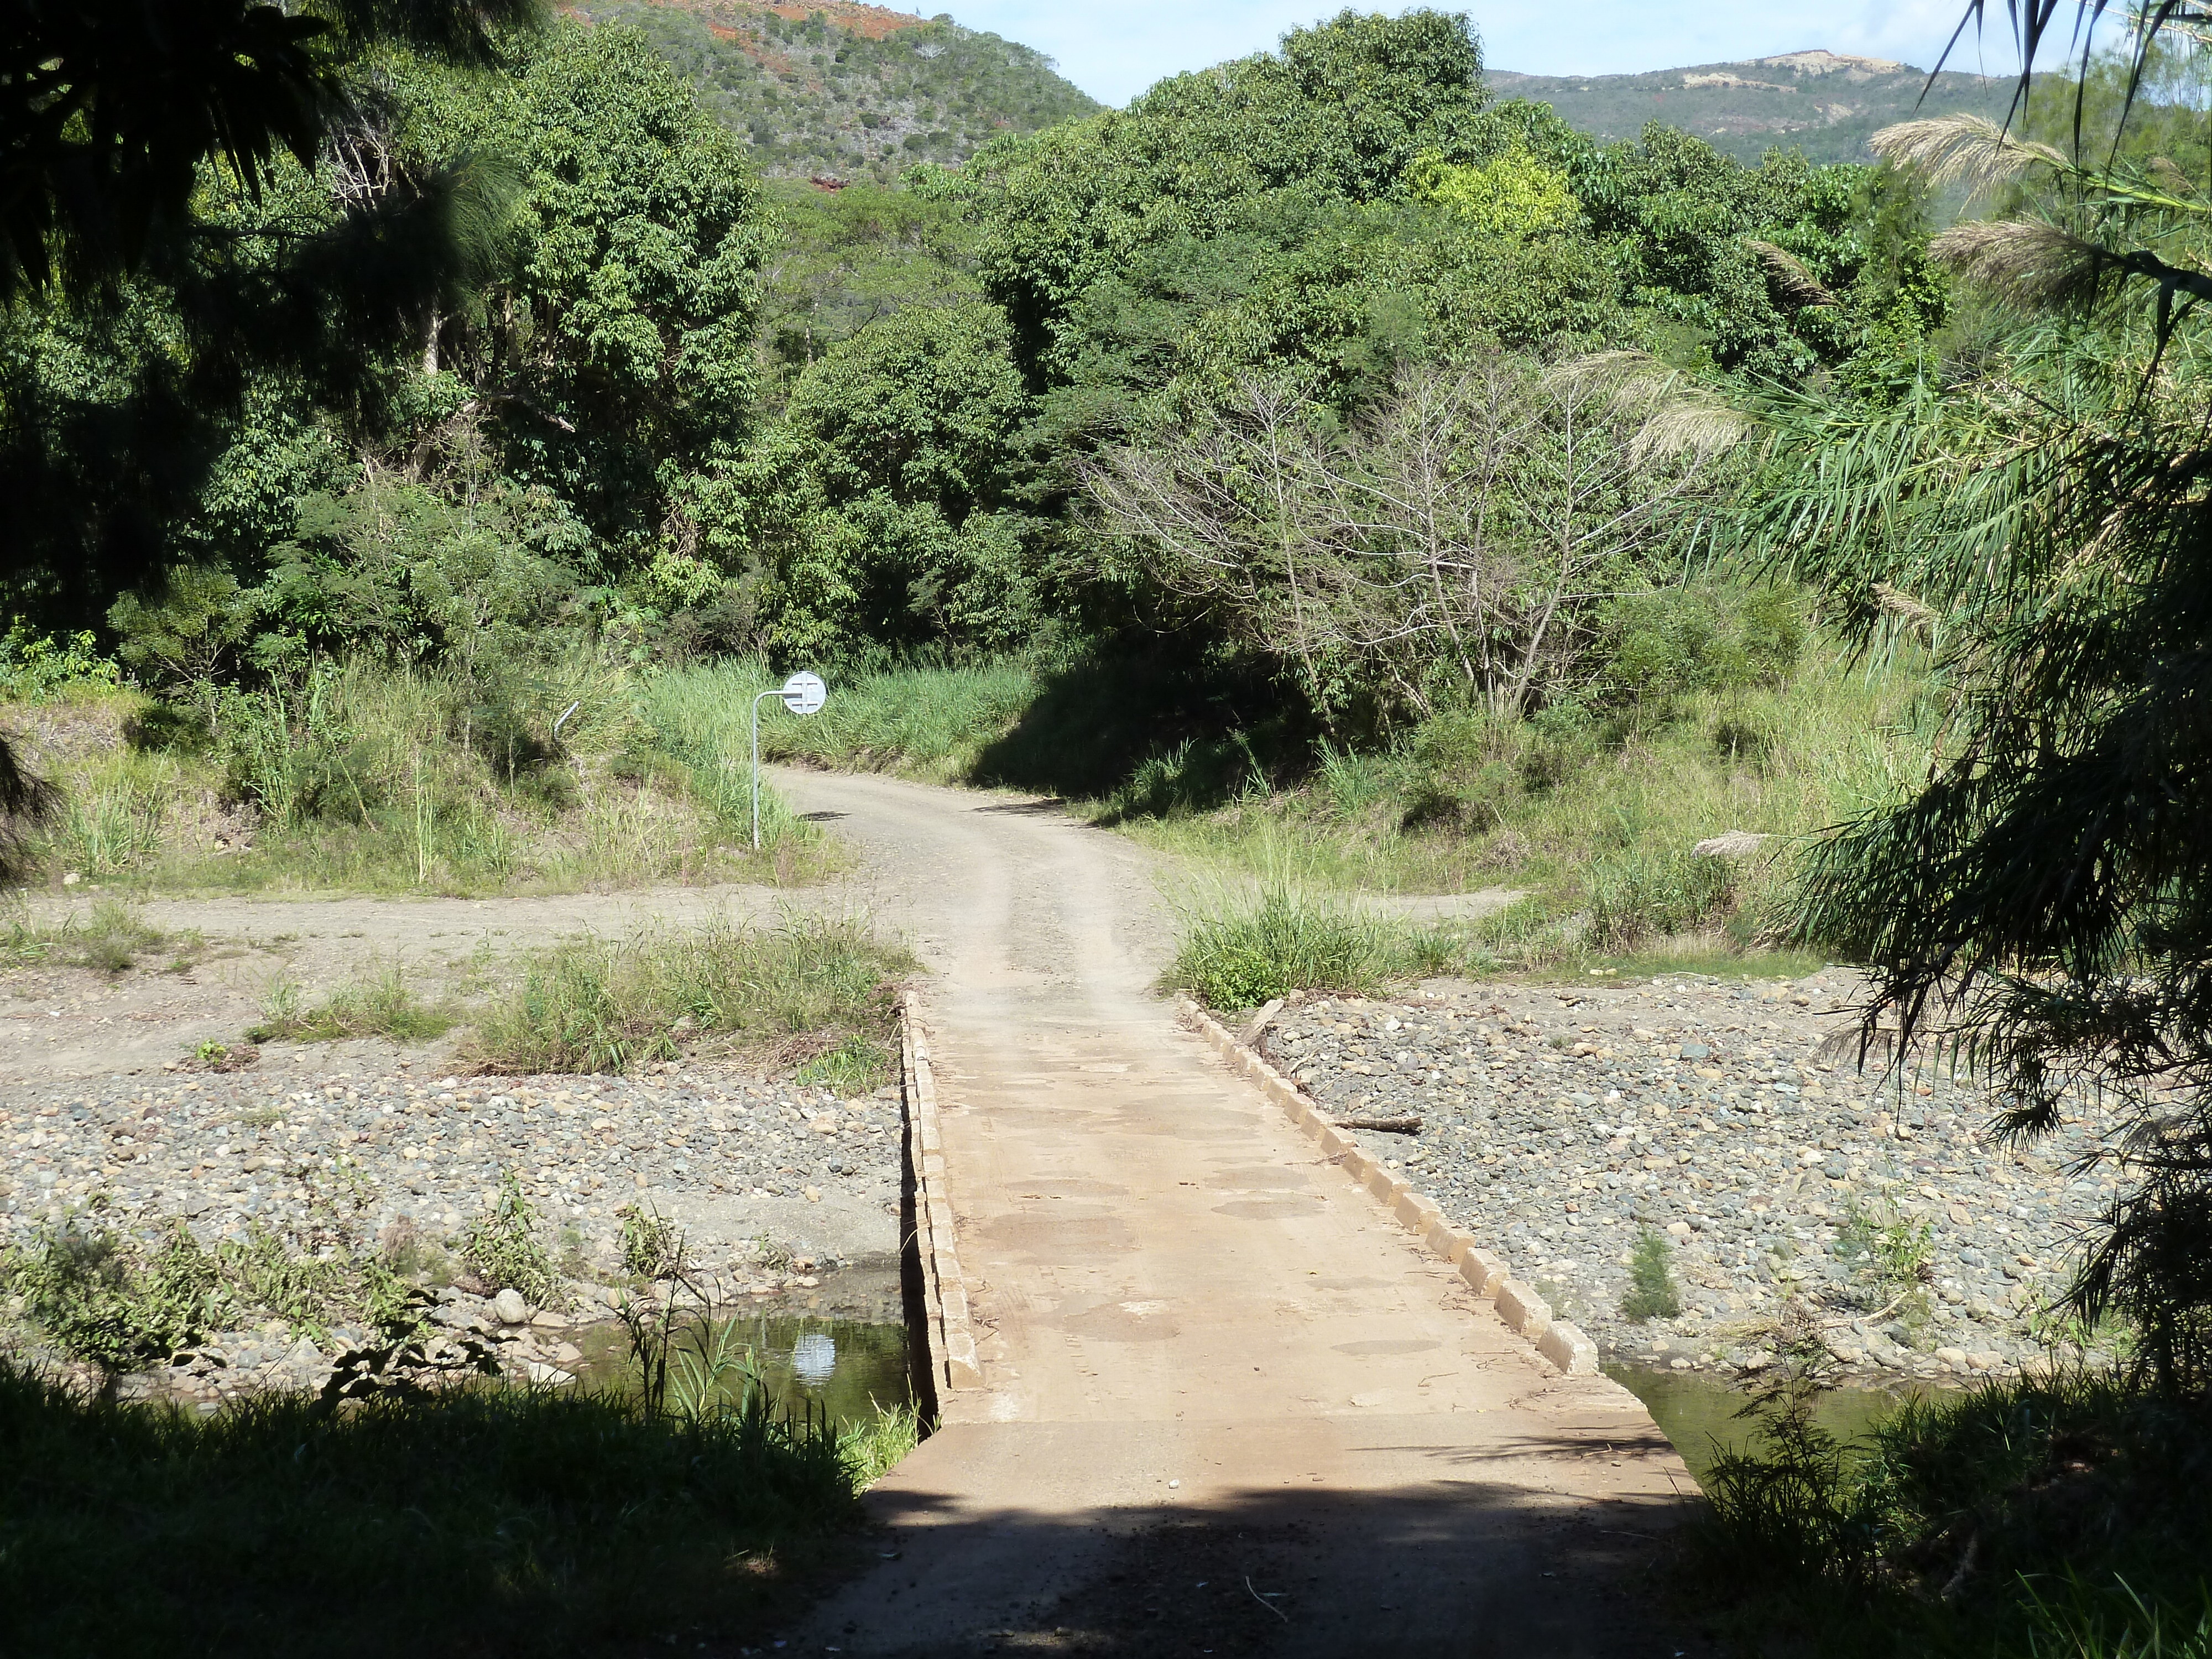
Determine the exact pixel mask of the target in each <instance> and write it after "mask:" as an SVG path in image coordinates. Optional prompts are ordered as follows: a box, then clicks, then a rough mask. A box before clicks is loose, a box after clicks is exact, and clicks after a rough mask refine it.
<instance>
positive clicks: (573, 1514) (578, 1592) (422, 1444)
mask: <svg viewBox="0 0 2212 1659" xmlns="http://www.w3.org/2000/svg"><path fill="white" fill-rule="evenodd" d="M860 1462H861V1458H860V1455H848V1453H847V1451H845V1450H844V1449H841V1446H840V1443H839V1442H838V1440H837V1438H836V1437H835V1436H834V1435H832V1434H831V1433H830V1432H829V1430H828V1429H827V1428H826V1427H825V1426H824V1425H820V1424H817V1423H809V1422H804V1421H801V1422H798V1423H793V1422H789V1421H786V1420H783V1419H779V1418H776V1417H775V1416H774V1415H772V1414H771V1413H769V1411H768V1409H767V1408H766V1407H765V1406H764V1405H762V1404H758V1403H756V1404H755V1405H754V1406H753V1407H750V1408H748V1409H743V1410H737V1411H729V1412H719V1413H710V1414H706V1415H702V1416H699V1417H696V1418H688V1419H687V1418H683V1417H668V1416H660V1417H655V1416H652V1415H648V1414H647V1413H644V1412H643V1411H642V1410H641V1408H639V1407H637V1406H636V1405H635V1402H632V1401H623V1400H618V1399H615V1398H611V1397H599V1396H592V1395H574V1394H565V1395H564V1394H555V1393H550V1392H545V1391H538V1390H520V1389H516V1390H482V1391H477V1390H469V1391H455V1392H450V1393H446V1394H442V1395H436V1396H434V1397H432V1398H430V1399H428V1400H425V1401H413V1402H402V1401H392V1400H379V1401H368V1402H365V1403H362V1404H359V1405H355V1406H349V1407H344V1408H343V1409H338V1410H329V1409H325V1408H324V1407H321V1406H320V1405H319V1403H318V1402H317V1401H314V1400H313V1398H310V1397H304V1396H298V1395H293V1396H266V1397H263V1398H259V1399H256V1400H253V1401H246V1402H241V1403H239V1404H237V1405H234V1406H232V1407H227V1408H225V1409H224V1410H223V1411H222V1412H220V1413H216V1414H215V1415H213V1416H211V1417H208V1418H205V1419H200V1418H197V1417H194V1416H190V1415H186V1414H184V1413H179V1412H175V1411H173V1410H170V1409H167V1408H165V1407H156V1406H144V1405H124V1404H112V1403H100V1402H98V1401H91V1400H88V1399H86V1398H83V1397H81V1396H79V1395H75V1394H72V1393H70V1392H69V1391H67V1390H65V1389H62V1388H60V1387H58V1386H57V1385H55V1384H52V1383H46V1382H44V1381H41V1380H40V1379H39V1378H37V1377H35V1376H29V1375H26V1374H24V1373H23V1372H21V1371H20V1370H15V1369H12V1368H10V1367H8V1366H6V1365H5V1364H0V1607H5V1608H6V1609H7V1612H6V1613H4V1614H0V1624H4V1626H5V1629H6V1634H5V1638H4V1642H0V1645H4V1646H6V1647H7V1648H8V1650H9V1651H11V1652H22V1653H38V1654H44V1655H51V1656H54V1659H76V1656H85V1659H93V1656H100V1659H106V1656H111V1655H116V1654H141V1653H153V1652H157V1651H158V1652H176V1651H184V1652H203V1651H204V1652H221V1653H225V1654H239V1655H254V1654H292V1653H296V1652H298V1651H300V1650H301V1648H302V1647H303V1646H309V1647H312V1648H313V1650H314V1651H315V1652H317V1653H319V1654H325V1655H331V1656H337V1659H345V1656H355V1655H359V1656H369V1655H382V1654H387V1653H392V1652H395V1651H397V1652H402V1653H416V1654H453V1655H461V1654H468V1655H480V1654H508V1653H512V1654H533V1655H535V1654H564V1655H565V1654H578V1655H584V1654H614V1653H625V1654H627V1653H635V1652H638V1651H641V1650H643V1649H645V1648H646V1647H647V1646H652V1647H653V1648H654V1649H656V1650H658V1649H659V1648H660V1647H662V1646H665V1645H668V1644H680V1645H681V1646H682V1647H683V1648H684V1649H685V1650H689V1649H690V1648H692V1647H695V1646H697V1645H702V1644H706V1643H708V1642H712V1643H714V1644H715V1645H716V1647H717V1648H718V1649H721V1648H723V1644H731V1643H735V1642H742V1641H746V1640H749V1639H757V1638H758V1637H759V1636H760V1635H761V1634H762V1633H763V1630H764V1629H765V1628H766V1626H767V1624H768V1622H769V1620H772V1619H774V1618H775V1616H776V1615H777V1614H778V1613H780V1612H781V1611H782V1610H785V1609H787V1608H789V1607H792V1606H793V1605H794V1604H795V1602H796V1601H797V1600H798V1599H799V1596H800V1595H802V1594H803V1591H804V1587H805V1580H806V1577H807V1574H808V1571H809V1570H810V1569H811V1568H813V1567H816V1566H817V1565H823V1564H826V1563H828V1562H829V1561H831V1560H833V1559H835V1558H836V1556H837V1555H838V1554H839V1553H841V1551H842V1548H843V1546H842V1544H841V1542H840V1538H841V1534H844V1533H845V1532H847V1531H848V1529H849V1528H852V1527H853V1526H854V1524H855V1523H856V1522H857V1520H858V1510H857V1505H856V1503H855V1497H856V1494H857V1492H858V1490H859V1488H860V1485H861V1484H862V1482H863V1478H864V1474H865V1471H864V1470H863V1468H861V1467H860Z"/></svg>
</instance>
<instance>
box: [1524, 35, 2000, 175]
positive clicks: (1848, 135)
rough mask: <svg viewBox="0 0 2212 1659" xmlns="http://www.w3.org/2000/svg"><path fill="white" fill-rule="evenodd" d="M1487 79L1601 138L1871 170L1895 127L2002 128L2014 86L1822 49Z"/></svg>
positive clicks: (1995, 78) (1745, 157)
mask: <svg viewBox="0 0 2212 1659" xmlns="http://www.w3.org/2000/svg"><path fill="white" fill-rule="evenodd" d="M1484 79H1485V80H1486V81H1487V82H1489V84H1490V86H1491V88H1492V90H1493V91H1495V92H1496V93H1498V94H1499V95H1500V96H1502V97H1506V98H1527V99H1531V100H1534V101H1536V102H1539V103H1546V104H1549V105H1550V106H1552V107H1553V110H1554V111H1556V112H1558V113H1559V116H1560V117H1561V118H1563V119H1565V121H1566V122H1568V123H1569V124H1570V125H1573V126H1577V127H1579V128H1581V129H1582V130H1583V131H1585V132H1590V133H1595V134H1596V135H1597V136H1598V137H1601V138H1633V137H1636V136H1637V134H1638V133H1639V132H1641V131H1644V125H1645V124H1646V123H1647V122H1651V121H1658V122H1661V123H1663V124H1664V125H1668V126H1671V127H1680V128H1681V129H1683V130H1684V131H1687V132H1692V133H1695V134H1696V135H1697V136H1698V137H1700V138H1703V139H1705V141H1706V142H1707V143H1710V144H1711V145H1712V146H1713V147H1714V148H1715V149H1719V150H1722V151H1724V152H1725V153H1727V154H1728V155H1733V156H1735V158H1736V159H1737V160H1738V161H1749V162H1756V161H1758V160H1759V157H1760V155H1763V154H1765V152H1766V151H1767V150H1769V149H1775V148H1777V147H1779V148H1782V149H1802V150H1803V151H1804V152H1805V155H1806V157H1807V159H1808V160H1809V161H1872V160H1873V159H1874V152H1873V151H1872V150H1871V149H1869V148H1868V147H1867V140H1868V139H1869V137H1872V136H1873V135H1874V134H1875V132H1877V131H1880V130H1881V128H1883V127H1885V126H1887V125H1890V124H1891V123H1893V122H1895V121H1904V120H1909V119H1911V118H1912V117H1913V116H1914V115H1916V114H1919V115H1948V114H1951V113H1953V112H1957V111H1961V110H1965V111H1970V112H1973V113H1976V114H1982V115H1988V116H1991V117H1993V118H1997V119H2002V118H2003V117H2004V114H2005V112H2006V111H2007V110H2008V108H2009V107H2010V106H2011V103H2012V94H2013V86H2014V83H2013V82H2012V81H2011V80H2009V79H2008V78H2005V77H2002V76H1984V75H1966V74H1961V73H1959V72H1957V71H1955V70H1946V71H1945V72H1944V73H1942V74H1941V75H1938V76H1936V77H1935V80H1934V81H1933V82H1930V81H1929V77H1928V72H1927V71H1926V70H1918V69H1915V68H1913V67H1912V66H1911V64H1899V63H1893V62H1892V61H1891V60H1890V59H1888V58H1863V57H1858V56H1856V55H1854V54H1851V53H1849V52H1829V51H1826V49H1824V48H1820V47H1814V48H1812V49H1809V50H1808V51H1804V52H1777V53H1776V54H1775V55H1774V56H1772V57H1771V58H1741V59H1738V60H1736V61H1735V62H1733V63H1726V64H1690V65H1687V66H1686V67H1684V68H1681V69H1670V70H1651V71H1649V72H1647V73H1645V74H1642V75H1518V74H1516V73H1514V72H1512V71H1511V70H1492V71H1491V72H1490V73H1488V74H1487V75H1486V76H1484ZM1923 94H1924V96H1923Z"/></svg>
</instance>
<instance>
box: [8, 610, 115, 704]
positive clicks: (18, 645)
mask: <svg viewBox="0 0 2212 1659" xmlns="http://www.w3.org/2000/svg"><path fill="white" fill-rule="evenodd" d="M122 678H123V676H122V671H121V670H120V669H119V668H118V667H117V665H116V664H115V663H114V661H113V660H112V659H110V658H106V657H103V656H101V655H100V641H99V640H98V639H97V638H95V637H94V635H92V634H90V633H88V632H79V633H76V634H70V635H64V636H62V637H59V638H57V637H55V636H54V635H51V634H33V632H32V631H31V628H30V624H29V623H26V622H25V621H24V620H23V619H22V618H21V617H16V618H15V620H14V621H13V622H11V623H9V624H8V632H7V634H6V635H4V636H0V702H51V701H52V700H53V699H54V698H56V697H58V696H63V695H64V693H66V692H68V691H70V690H73V689H76V688H80V687H82V688H87V689H92V690H103V691H112V690H114V689H115V688H116V687H117V686H118V685H119V684H122Z"/></svg>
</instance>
